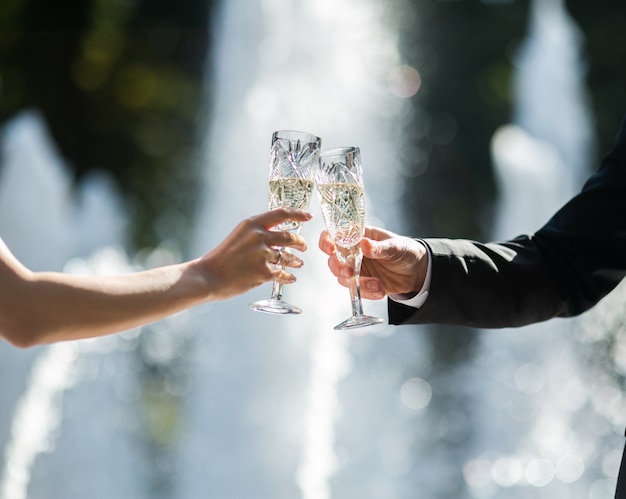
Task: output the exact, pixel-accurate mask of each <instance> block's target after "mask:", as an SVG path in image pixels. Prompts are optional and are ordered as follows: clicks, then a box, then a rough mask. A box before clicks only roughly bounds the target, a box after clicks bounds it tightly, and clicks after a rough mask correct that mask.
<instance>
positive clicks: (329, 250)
mask: <svg viewBox="0 0 626 499" xmlns="http://www.w3.org/2000/svg"><path fill="white" fill-rule="evenodd" d="M318 246H319V248H320V249H321V250H322V251H323V252H324V253H326V254H327V255H333V254H335V244H334V243H333V242H332V240H331V239H330V234H329V233H328V231H327V230H323V231H322V233H321V234H320V239H319V242H318Z"/></svg>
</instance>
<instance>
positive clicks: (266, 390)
mask: <svg viewBox="0 0 626 499" xmlns="http://www.w3.org/2000/svg"><path fill="white" fill-rule="evenodd" d="M625 16H626V5H624V4H623V3H622V2H619V1H617V0H612V1H607V2H603V3H602V5H600V4H592V3H591V2H585V1H583V0H570V1H560V0H535V1H521V0H490V1H487V0H483V1H479V0H458V1H435V0H388V1H385V2H380V1H375V0H360V1H357V0H334V1H333V0H319V1H313V0H229V1H228V2H226V1H224V2H220V1H218V0H187V1H186V2H174V1H171V0H80V1H79V0H64V1H62V2H45V1H43V0H5V1H3V2H2V4H0V125H1V126H2V132H1V133H2V135H1V139H0V140H1V142H0V147H1V153H2V156H1V157H0V235H1V237H2V238H3V239H4V240H5V242H6V243H7V245H8V246H9V247H10V248H11V249H12V250H13V251H14V253H15V254H16V255H17V256H18V257H19V258H20V259H21V260H22V261H23V262H24V263H25V264H27V265H28V266H29V267H30V268H32V269H35V270H43V269H46V270H63V271H66V272H81V273H84V272H86V273H110V272H125V271H130V270H136V269H140V268H146V267H150V266H153V265H160V264H164V263H169V262H174V261H180V260H181V259H184V258H191V257H194V256H198V255H199V254H202V253H203V252H204V251H208V250H209V249H210V248H211V247H213V246H214V245H215V244H217V242H219V241H220V240H221V239H222V238H223V237H224V236H225V235H226V234H227V233H228V232H229V231H230V229H231V228H232V227H234V225H235V224H236V223H237V222H238V221H239V220H241V219H243V218H245V217H247V216H249V215H252V214H254V213H258V212H261V211H264V210H265V207H266V203H267V194H266V189H267V158H268V154H269V145H270V137H271V133H272V132H273V131H274V130H276V129H279V128H295V129H306V130H308V131H311V132H313V133H316V134H317V135H319V136H321V137H322V140H323V146H325V147H332V146H338V145H347V144H355V145H359V146H360V147H361V150H362V155H363V162H364V169H365V176H366V180H365V185H366V192H367V195H368V215H367V218H368V222H369V223H372V224H376V225H380V226H384V227H386V228H388V229H390V230H393V231H396V232H399V233H403V234H407V235H412V236H416V237H417V236H419V237H463V238H472V239H481V240H485V239H497V238H509V237H513V236H516V235H517V234H520V233H523V232H529V231H533V230H535V229H537V228H538V227H539V226H540V224H542V223H543V222H545V221H546V220H547V219H548V217H549V216H550V215H551V214H552V213H553V212H554V210H555V209H556V208H558V207H559V206H560V205H561V204H562V203H563V202H564V201H565V200H567V199H568V198H569V197H570V196H571V195H572V194H573V193H575V192H577V191H578V190H579V189H580V188H581V186H582V183H583V182H584V179H585V178H586V177H587V176H588V175H589V174H590V173H591V172H592V171H593V170H595V169H596V168H597V167H598V165H599V162H600V160H601V158H602V156H603V155H604V154H605V153H606V152H607V151H608V150H609V149H610V147H611V144H612V141H613V138H614V136H615V134H616V132H617V130H618V128H619V125H620V122H621V119H622V117H623V112H624V109H626V91H625V89H626V68H625V67H624V65H623V64H622V63H621V61H622V59H621V57H622V56H623V54H624V52H625V51H626V38H625V37H624V36H623V20H624V19H625ZM313 210H314V212H316V213H317V208H316V207H314V208H313ZM616 216H618V215H617V214H616ZM316 218H317V220H316V221H315V222H312V223H311V224H310V226H307V227H305V229H303V235H304V236H305V237H306V238H307V240H308V242H309V250H308V252H307V253H306V254H305V256H306V258H305V262H306V265H305V267H306V268H305V269H303V270H302V271H301V273H299V274H298V282H297V284H295V285H293V286H290V287H289V288H288V289H287V291H286V294H288V295H289V296H290V298H292V301H296V302H298V304H299V305H301V306H302V307H303V308H304V309H305V312H304V314H303V315H302V316H301V317H297V318H291V317H288V318H287V317H278V318H277V317H271V316H264V315H263V316H260V315H259V314H255V313H254V312H252V311H250V310H248V307H247V303H248V302H250V301H253V300H254V299H255V298H258V297H265V295H268V296H269V291H270V290H269V287H268V286H264V287H262V288H260V289H258V290H254V291H252V292H250V293H248V294H247V295H246V296H243V297H241V298H237V299H234V300H230V301H229V302H227V303H217V304H210V305H206V306H202V307H198V308H197V309H196V310H193V311H190V312H189V313H184V314H180V315H178V316H175V317H173V318H171V319H168V320H166V321H162V322H160V323H157V324H154V325H151V326H149V327H145V328H142V329H140V330H134V331H129V332H125V333H123V334H120V335H116V336H113V337H110V338H103V339H99V340H88V341H79V342H71V343H63V344H59V345H53V346H50V347H38V348H34V349H31V350H27V351H21V350H16V349H14V348H12V347H10V346H8V345H6V344H2V345H0V379H1V380H2V384H1V386H0V449H1V450H2V454H1V455H0V472H1V473H0V497H1V498H2V499H19V498H25V497H29V498H31V499H36V498H39V497H46V498H48V499H50V498H64V499H69V498H73V497H86V496H89V497H92V498H97V497H103V498H104V497H107V498H108V497H118V498H133V499H135V498H142V497H151V498H176V499H182V498H194V499H195V498H200V497H203V498H207V497H208V498H213V497H219V498H221V499H245V498H255V499H257V498H273V499H274V498H295V497H301V498H304V499H309V498H311V499H327V498H328V499H329V498H333V499H347V498H352V497H362V498H367V499H369V498H372V499H373V498H385V499H390V498H420V499H422V498H424V499H430V498H455V499H458V498H490V497H507V498H516V497H519V498H543V497H546V498H547V497H550V498H553V497H568V498H573V499H577V498H589V499H600V498H610V497H613V493H614V487H615V479H616V476H617V469H618V466H619V460H620V458H621V451H622V448H623V443H624V438H623V434H624V427H625V426H626V407H625V405H626V404H625V399H624V395H623V385H624V383H623V376H624V373H625V372H626V356H625V355H624V352H626V343H625V342H624V341H625V340H624V337H623V336H624V324H623V322H624V321H623V308H624V307H623V302H624V293H623V292H622V290H621V288H618V289H617V290H616V291H615V292H614V293H612V294H611V295H610V296H609V297H607V299H606V300H605V301H604V302H603V303H601V304H600V305H599V306H598V307H596V308H595V309H594V310H593V311H591V312H589V313H588V314H585V315H584V316H583V317H581V318H577V319H572V320H554V321H549V322H547V323H545V324H539V325H535V326H532V327H528V328H521V329H516V330H502V331H477V330H473V329H468V328H460V327H430V326H429V327H426V326H419V327H413V326H405V327H392V326H388V325H384V326H377V327H374V328H371V329H370V330H363V332H362V333H361V334H359V335H358V336H357V335H354V336H353V335H345V334H338V333H337V332H334V331H333V330H332V325H333V324H335V323H336V322H338V321H339V320H340V319H343V318H345V317H344V316H346V315H347V314H348V312H349V299H348V296H347V291H346V290H344V289H338V288H339V286H338V285H337V284H336V282H335V281H334V280H333V279H331V277H330V275H329V272H328V271H327V270H326V264H325V258H324V256H323V255H321V254H320V252H319V251H318V250H317V248H316V245H317V237H318V234H319V230H321V226H319V220H320V218H321V217H320V216H319V214H318V216H317V217H316ZM365 307H366V310H370V311H372V312H376V313H378V314H381V315H383V316H384V317H386V311H385V304H384V303H382V302H381V303H372V302H366V304H365Z"/></svg>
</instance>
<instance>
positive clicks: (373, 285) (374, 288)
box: [366, 281, 380, 291]
mask: <svg viewBox="0 0 626 499" xmlns="http://www.w3.org/2000/svg"><path fill="white" fill-rule="evenodd" d="M366 287H367V289H369V290H370V291H380V286H379V285H378V283H377V282H376V281H368V282H367V284H366Z"/></svg>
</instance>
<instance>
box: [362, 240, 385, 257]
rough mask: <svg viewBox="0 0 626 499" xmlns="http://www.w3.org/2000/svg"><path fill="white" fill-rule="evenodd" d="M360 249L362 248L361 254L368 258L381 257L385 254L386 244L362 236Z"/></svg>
mask: <svg viewBox="0 0 626 499" xmlns="http://www.w3.org/2000/svg"><path fill="white" fill-rule="evenodd" d="M361 249H362V250H363V256H364V257H365V258H369V259H370V260H376V259H382V258H385V257H386V255H387V250H388V245H387V244H385V241H376V240H374V239H369V238H367V237H364V238H363V240H362V241H361Z"/></svg>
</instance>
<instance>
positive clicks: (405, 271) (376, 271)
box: [319, 227, 428, 300]
mask: <svg viewBox="0 0 626 499" xmlns="http://www.w3.org/2000/svg"><path fill="white" fill-rule="evenodd" d="M319 247H320V249H321V250H322V251H323V252H324V253H326V254H327V255H329V256H330V258H329V259H328V267H329V268H330V270H331V272H332V273H333V274H334V275H335V277H337V280H338V281H339V283H340V284H341V285H342V286H345V287H347V286H348V279H349V278H350V277H352V276H353V275H354V272H353V270H352V269H351V268H350V266H349V265H346V264H343V263H341V262H340V261H339V260H338V259H337V257H336V256H335V249H336V248H335V244H334V243H333V242H332V240H331V239H330V236H329V234H328V232H327V231H323V232H322V234H321V235H320V239H319ZM361 249H362V250H363V264H362V266H361V277H360V281H361V295H362V296H363V298H368V299H370V300H380V299H382V298H384V297H385V296H386V295H397V294H404V295H407V297H410V296H411V295H415V294H417V293H418V292H419V290H420V289H421V288H422V285H423V284H424V279H425V277H426V269H427V266H428V254H427V250H426V247H425V246H424V245H423V244H422V243H420V242H419V241H416V240H415V239H411V238H409V237H404V236H399V235H397V234H394V233H393V232H389V231H386V230H383V229H379V228H376V227H366V228H365V237H364V238H363V239H362V240H361Z"/></svg>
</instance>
